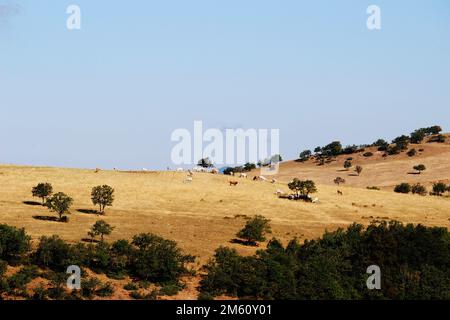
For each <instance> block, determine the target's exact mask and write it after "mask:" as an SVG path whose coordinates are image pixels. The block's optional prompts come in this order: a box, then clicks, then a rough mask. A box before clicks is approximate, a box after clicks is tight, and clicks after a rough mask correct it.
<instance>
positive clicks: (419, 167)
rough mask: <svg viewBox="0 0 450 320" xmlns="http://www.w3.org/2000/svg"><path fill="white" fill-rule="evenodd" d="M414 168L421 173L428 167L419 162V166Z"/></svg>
mask: <svg viewBox="0 0 450 320" xmlns="http://www.w3.org/2000/svg"><path fill="white" fill-rule="evenodd" d="M413 169H414V170H416V171H419V174H420V173H421V172H422V171H424V170H425V169H426V167H425V166H424V165H423V164H418V165H417V166H414V167H413Z"/></svg>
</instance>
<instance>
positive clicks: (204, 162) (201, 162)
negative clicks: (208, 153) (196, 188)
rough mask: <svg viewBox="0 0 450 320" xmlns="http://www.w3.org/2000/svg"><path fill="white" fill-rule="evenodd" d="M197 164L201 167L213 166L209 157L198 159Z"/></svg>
mask: <svg viewBox="0 0 450 320" xmlns="http://www.w3.org/2000/svg"><path fill="white" fill-rule="evenodd" d="M197 165H199V166H200V167H203V168H211V167H214V164H213V163H212V161H211V159H209V158H202V159H200V160H199V161H198V163H197Z"/></svg>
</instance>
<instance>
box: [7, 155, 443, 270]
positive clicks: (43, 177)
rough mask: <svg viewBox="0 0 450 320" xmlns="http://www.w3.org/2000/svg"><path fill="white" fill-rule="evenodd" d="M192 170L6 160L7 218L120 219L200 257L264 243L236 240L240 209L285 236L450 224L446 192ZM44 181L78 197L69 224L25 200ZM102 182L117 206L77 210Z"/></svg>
mask: <svg viewBox="0 0 450 320" xmlns="http://www.w3.org/2000/svg"><path fill="white" fill-rule="evenodd" d="M393 163H394V162H393ZM365 170H366V171H365V172H363V174H370V170H372V169H369V168H367V167H366V168H365ZM448 172H449V171H446V172H445V174H447V175H448ZM443 174H444V173H443ZM185 175H186V174H185V173H175V172H141V173H130V172H117V171H100V172H98V173H95V172H94V170H78V169H62V168H38V167H20V166H8V165H1V166H0V185H1V186H2V187H1V189H0V223H6V224H9V225H14V226H18V227H25V228H26V230H27V231H28V233H29V234H30V235H31V236H32V237H33V239H34V240H37V239H38V238H39V237H40V236H42V235H51V234H58V235H60V236H61V237H62V238H63V239H66V240H68V241H72V242H76V241H80V240H81V239H83V238H86V237H87V232H88V230H89V228H90V227H91V226H92V224H93V223H94V222H95V221H96V220H99V219H104V220H106V221H107V222H109V223H110V224H112V225H113V226H115V230H114V231H113V234H112V235H111V236H109V237H108V239H109V240H115V239H119V238H125V239H129V238H131V237H132V236H133V235H135V234H137V233H141V232H152V233H156V234H159V235H161V236H163V237H166V238H169V239H173V240H175V241H176V242H177V243H178V244H179V245H180V247H181V248H182V249H183V250H184V251H185V252H187V253H191V254H194V255H196V256H198V257H199V259H198V263H199V264H200V263H204V262H205V261H206V260H207V259H208V258H209V257H211V255H212V254H213V252H214V250H215V249H216V248H217V247H219V246H221V245H222V246H230V247H234V248H236V249H237V250H238V251H239V252H241V253H243V254H251V253H253V252H254V251H255V250H256V248H252V247H245V246H242V245H238V244H232V243H230V242H229V241H230V240H231V239H233V238H234V237H235V234H236V232H237V231H238V230H239V229H240V228H241V227H242V226H243V225H244V223H245V219H244V218H243V217H239V216H238V217H235V216H236V215H246V216H253V215H256V214H261V215H264V216H266V217H267V218H269V219H271V225H272V229H273V236H275V237H277V238H279V239H281V240H282V241H284V242H286V241H288V240H290V239H292V238H293V237H295V236H296V237H298V238H300V239H305V238H306V239H310V238H314V237H318V236H320V235H321V234H322V233H323V232H324V230H325V229H328V230H330V231H331V230H334V229H336V228H338V227H345V226H347V225H349V224H351V223H352V222H360V223H363V224H367V223H369V222H370V221H371V220H372V219H377V218H378V219H396V220H399V221H403V222H412V223H422V224H425V225H436V226H444V227H447V228H448V226H449V224H450V220H449V219H450V199H449V198H445V197H431V196H425V197H422V196H414V195H403V194H396V193H393V192H392V191H371V190H366V189H365V188H357V187H350V186H344V187H342V186H341V187H339V189H341V190H342V191H343V193H344V195H343V196H338V195H337V194H336V189H337V188H336V186H333V185H326V184H319V185H318V190H319V191H318V193H317V194H316V195H315V196H317V197H318V198H319V199H320V200H319V203H316V204H312V203H304V202H300V201H290V200H286V199H279V198H277V196H276V195H275V194H274V192H275V191H276V189H283V190H285V191H288V188H287V186H286V185H285V184H283V183H277V184H271V183H268V182H256V181H252V180H251V178H250V177H249V179H239V182H240V183H239V185H238V186H236V187H230V186H229V184H228V177H226V176H223V175H212V174H207V173H202V174H200V173H199V174H195V175H194V178H193V182H192V183H191V184H185V183H183V180H184V179H185ZM423 175H424V176H425V175H426V173H424V174H423ZM313 178H314V177H313ZM361 178H362V177H361ZM39 182H51V183H52V184H53V187H54V191H62V192H65V193H67V194H68V195H70V196H71V197H73V198H74V205H73V207H72V209H71V211H72V214H71V215H70V221H69V223H60V222H52V221H42V220H36V219H34V218H33V216H34V215H50V216H56V214H54V213H51V212H49V211H48V210H47V209H46V208H45V207H42V206H31V205H27V204H24V201H33V200H35V201H39V199H36V198H35V199H33V198H32V197H31V188H32V187H33V186H34V185H36V184H37V183H39ZM100 184H108V185H111V186H113V187H114V188H115V190H116V200H115V202H114V206H113V207H108V208H107V211H106V215H105V216H98V215H95V214H85V213H80V212H79V211H77V210H80V209H95V207H94V206H93V205H92V203H91V201H90V191H91V188H92V187H93V186H96V185H100ZM370 185H372V183H370Z"/></svg>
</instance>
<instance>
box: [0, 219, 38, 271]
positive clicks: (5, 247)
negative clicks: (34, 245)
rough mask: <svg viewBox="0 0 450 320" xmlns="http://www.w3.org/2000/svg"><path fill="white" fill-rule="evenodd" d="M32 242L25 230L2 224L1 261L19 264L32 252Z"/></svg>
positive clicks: (0, 231)
mask: <svg viewBox="0 0 450 320" xmlns="http://www.w3.org/2000/svg"><path fill="white" fill-rule="evenodd" d="M30 241H31V237H30V236H28V235H27V234H26V232H25V229H23V228H22V229H18V228H16V227H10V226H8V225H6V224H0V260H4V261H6V262H8V263H12V264H15V263H18V262H19V261H20V260H21V259H22V258H23V257H24V256H25V255H26V254H27V253H28V251H29V250H30V248H31V244H30Z"/></svg>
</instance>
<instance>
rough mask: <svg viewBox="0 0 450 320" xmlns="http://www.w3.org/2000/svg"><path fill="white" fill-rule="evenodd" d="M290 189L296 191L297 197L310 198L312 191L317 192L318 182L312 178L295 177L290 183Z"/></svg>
mask: <svg viewBox="0 0 450 320" xmlns="http://www.w3.org/2000/svg"><path fill="white" fill-rule="evenodd" d="M288 187H289V189H291V190H292V191H294V192H295V198H296V199H305V200H306V199H308V196H309V194H310V193H314V192H317V188H316V184H315V183H314V181H312V180H299V179H297V178H294V180H292V181H291V182H289V184H288Z"/></svg>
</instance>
